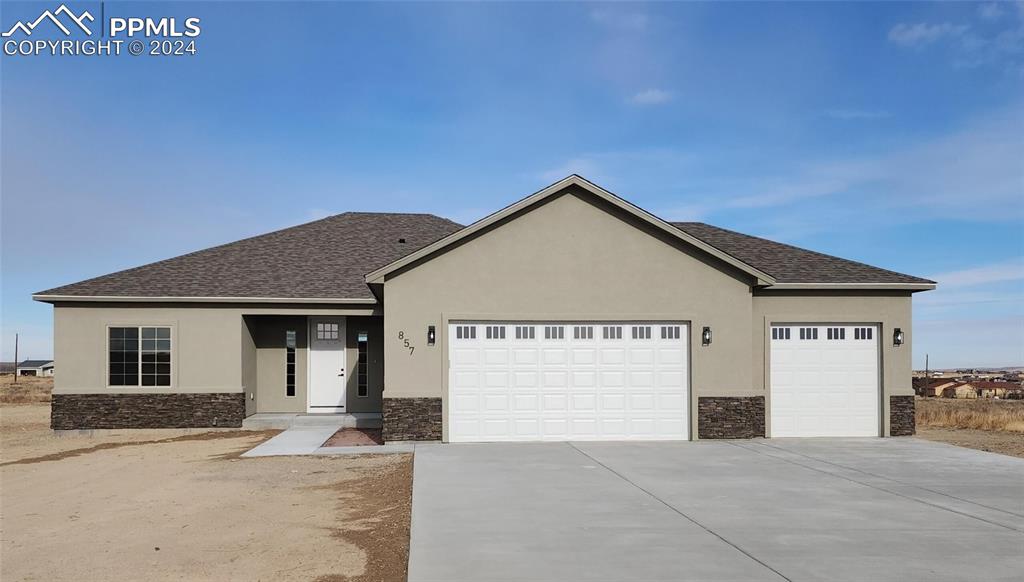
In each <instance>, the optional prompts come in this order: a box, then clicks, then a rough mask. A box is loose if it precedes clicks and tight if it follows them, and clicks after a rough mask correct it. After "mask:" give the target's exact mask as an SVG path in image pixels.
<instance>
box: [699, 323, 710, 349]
mask: <svg viewBox="0 0 1024 582" xmlns="http://www.w3.org/2000/svg"><path fill="white" fill-rule="evenodd" d="M700 345H702V346H710V345H711V328H710V327H706V326H705V327H704V329H703V330H701V332H700Z"/></svg>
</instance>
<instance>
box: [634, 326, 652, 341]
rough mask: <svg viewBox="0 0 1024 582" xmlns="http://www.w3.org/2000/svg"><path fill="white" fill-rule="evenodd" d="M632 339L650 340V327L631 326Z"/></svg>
mask: <svg viewBox="0 0 1024 582" xmlns="http://www.w3.org/2000/svg"><path fill="white" fill-rule="evenodd" d="M633 339H651V326H649V325H634V326H633Z"/></svg>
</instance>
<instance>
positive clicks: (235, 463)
mask: <svg viewBox="0 0 1024 582" xmlns="http://www.w3.org/2000/svg"><path fill="white" fill-rule="evenodd" d="M18 383H19V384H21V379H20V378H19V382H18ZM5 393H6V385H5ZM48 423H49V406H47V405H38V404H21V405H5V406H0V485H2V500H0V501H2V503H0V555H2V559H0V580H3V581H4V582H7V581H8V580H10V581H12V582H13V581H17V580H47V581H51V580H53V581H57V580H152V581H162V580H217V581H220V580H307V581H309V580H314V581H321V582H323V581H341V580H366V581H369V580H375V581H384V580H388V581H390V580H395V581H398V580H405V577H406V567H407V563H408V551H409V545H408V544H409V518H410V511H411V506H412V499H411V495H412V457H411V455H407V454H404V455H360V456H306V457H261V458H252V459H249V458H241V457H239V455H240V454H241V453H242V452H244V451H246V450H248V449H250V448H252V447H253V446H255V445H257V444H258V443H260V442H262V441H264V440H266V439H267V438H269V437H270V436H272V435H273V434H275V431H260V432H253V431H241V430H231V429H221V430H214V431H182V430H131V431H128V430H125V431H98V432H97V433H96V435H94V436H72V437H56V436H54V434H53V433H52V431H50V430H49V428H48ZM55 557H56V558H55Z"/></svg>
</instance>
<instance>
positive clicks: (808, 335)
mask: <svg viewBox="0 0 1024 582" xmlns="http://www.w3.org/2000/svg"><path fill="white" fill-rule="evenodd" d="M800 339H802V340H816V339H818V328H816V327H801V328H800Z"/></svg>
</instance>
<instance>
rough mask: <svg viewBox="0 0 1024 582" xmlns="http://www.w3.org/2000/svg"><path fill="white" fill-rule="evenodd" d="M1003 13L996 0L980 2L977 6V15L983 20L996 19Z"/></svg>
mask: <svg viewBox="0 0 1024 582" xmlns="http://www.w3.org/2000/svg"><path fill="white" fill-rule="evenodd" d="M1003 14H1005V12H1004V11H1003V8H1002V6H1000V5H999V4H998V3H997V2H990V3H988V4H982V5H981V6H978V16H980V17H982V18H983V19H985V20H998V19H999V18H1001V17H1002V16H1003Z"/></svg>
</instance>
